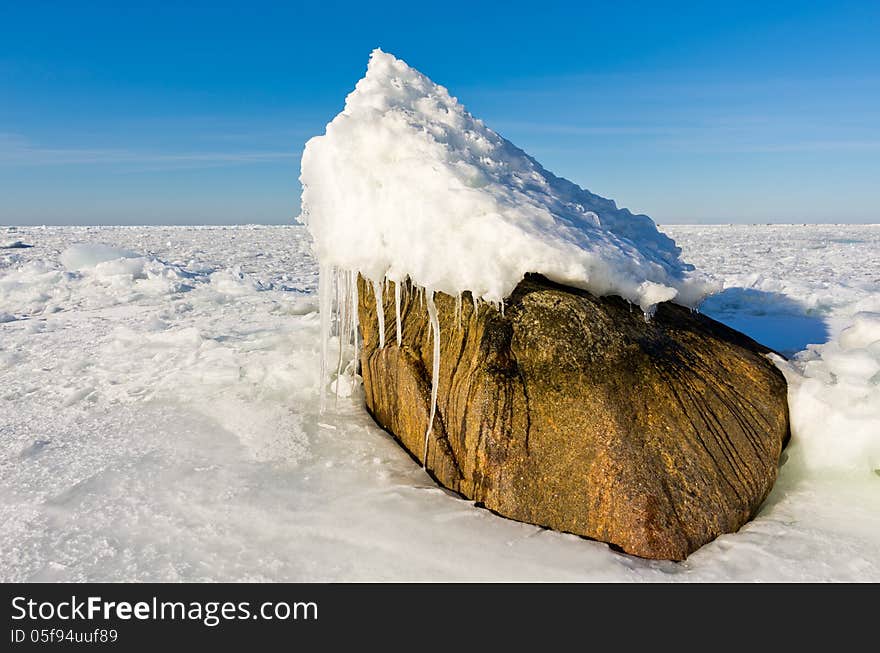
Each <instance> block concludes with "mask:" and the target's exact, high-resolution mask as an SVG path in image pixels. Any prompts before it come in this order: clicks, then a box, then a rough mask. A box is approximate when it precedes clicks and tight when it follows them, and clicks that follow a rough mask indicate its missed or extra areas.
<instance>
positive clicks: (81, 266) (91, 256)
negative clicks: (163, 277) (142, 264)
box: [59, 243, 138, 271]
mask: <svg viewBox="0 0 880 653" xmlns="http://www.w3.org/2000/svg"><path fill="white" fill-rule="evenodd" d="M127 258H138V255H137V254H135V253H134V252H132V251H129V250H127V249H122V248H120V247H111V246H110V245H104V244H102V243H82V244H76V245H71V246H70V247H68V248H67V249H65V250H64V251H63V252H61V256H60V257H59V260H60V261H61V264H62V265H63V266H64V267H66V268H67V269H68V270H73V271H77V270H86V269H89V268H94V267H96V266H97V265H99V264H101V263H107V262H109V261H118V260H120V259H127Z"/></svg>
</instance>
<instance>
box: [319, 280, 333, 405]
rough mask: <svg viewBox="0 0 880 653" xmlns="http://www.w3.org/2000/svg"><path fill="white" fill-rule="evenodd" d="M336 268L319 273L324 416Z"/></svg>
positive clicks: (321, 400)
mask: <svg viewBox="0 0 880 653" xmlns="http://www.w3.org/2000/svg"><path fill="white" fill-rule="evenodd" d="M335 276H336V268H334V267H333V266H332V265H322V266H321V267H320V268H319V271H318V311H319V313H320V314H321V381H320V389H319V397H320V403H319V406H320V412H321V414H322V415H323V414H324V410H325V409H326V408H327V383H328V382H329V380H330V379H329V378H328V371H327V359H328V356H329V348H330V327H331V319H332V315H331V313H332V312H333V290H334V289H333V282H334V281H335Z"/></svg>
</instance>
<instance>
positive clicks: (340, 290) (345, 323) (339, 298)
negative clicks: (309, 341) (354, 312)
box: [336, 270, 351, 403]
mask: <svg viewBox="0 0 880 653" xmlns="http://www.w3.org/2000/svg"><path fill="white" fill-rule="evenodd" d="M350 281H351V274H349V272H348V271H347V270H346V271H337V273H336V324H337V326H336V333H337V335H338V336H339V356H338V358H337V361H336V402H337V403H338V402H339V377H340V376H341V375H342V360H343V357H344V355H345V347H346V346H347V345H348V340H349V337H350V335H351V334H350V331H349V328H350V327H351V321H350V319H349V315H350V313H349V306H348V300H349V299H350V293H349V288H348V284H349V283H350Z"/></svg>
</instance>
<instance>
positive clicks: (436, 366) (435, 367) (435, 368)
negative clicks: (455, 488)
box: [422, 290, 440, 469]
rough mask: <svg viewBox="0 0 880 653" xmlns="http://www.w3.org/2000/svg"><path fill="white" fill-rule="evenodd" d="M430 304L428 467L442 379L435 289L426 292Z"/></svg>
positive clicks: (425, 461)
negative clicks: (430, 349) (429, 442)
mask: <svg viewBox="0 0 880 653" xmlns="http://www.w3.org/2000/svg"><path fill="white" fill-rule="evenodd" d="M425 300H426V302H427V304H428V318H429V319H430V321H431V339H432V340H433V344H434V355H433V360H432V361H431V362H432V365H431V416H430V417H428V430H427V431H425V453H424V461H423V463H422V467H425V468H426V469H427V467H428V438H429V437H430V435H431V429H432V428H433V427H434V415H435V414H436V413H437V383H438V381H439V380H440V320H439V319H438V318H437V307H436V306H435V305H434V291H433V290H432V291H431V292H430V294H428V293H426V294H425Z"/></svg>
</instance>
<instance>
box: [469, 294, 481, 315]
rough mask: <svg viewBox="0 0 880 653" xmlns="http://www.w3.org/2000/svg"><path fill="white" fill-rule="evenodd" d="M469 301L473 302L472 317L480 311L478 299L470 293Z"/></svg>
mask: <svg viewBox="0 0 880 653" xmlns="http://www.w3.org/2000/svg"><path fill="white" fill-rule="evenodd" d="M471 299H472V300H474V315H476V314H477V313H479V311H480V299H479V298H478V297H477V296H476V295H475V294H474V293H471Z"/></svg>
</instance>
